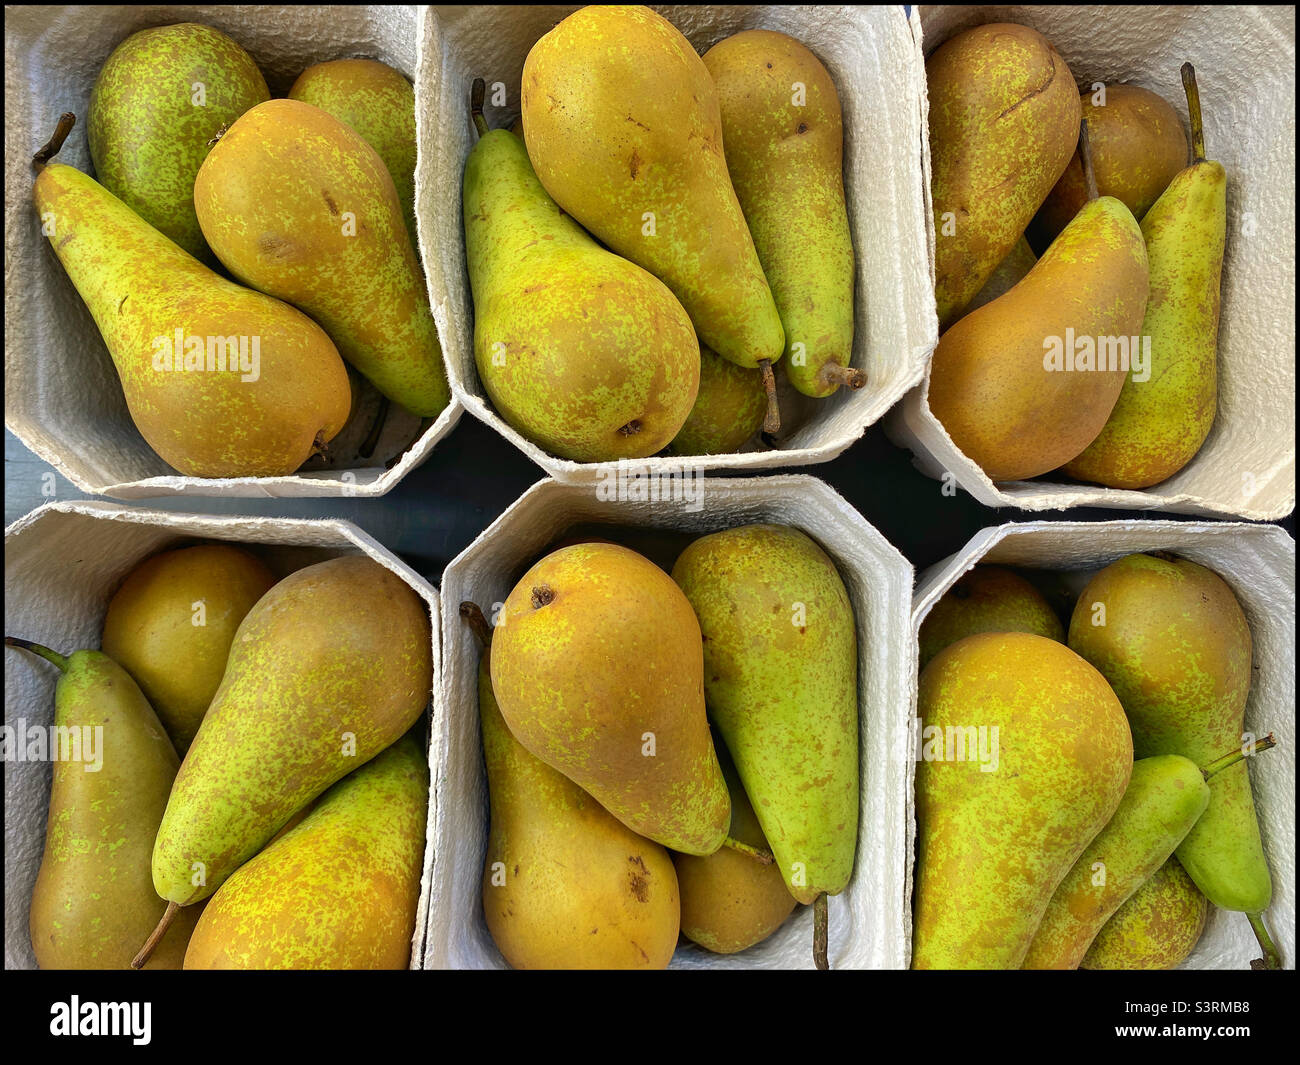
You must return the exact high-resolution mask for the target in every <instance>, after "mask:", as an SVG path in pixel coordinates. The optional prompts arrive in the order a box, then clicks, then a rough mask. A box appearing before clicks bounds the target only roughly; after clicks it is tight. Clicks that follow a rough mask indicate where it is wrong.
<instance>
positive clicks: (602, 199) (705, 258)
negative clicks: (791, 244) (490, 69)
mask: <svg viewBox="0 0 1300 1065" xmlns="http://www.w3.org/2000/svg"><path fill="white" fill-rule="evenodd" d="M522 92H523V122H524V140H525V142H526V143H527V145H528V156H529V158H530V159H531V160H532V162H533V167H534V169H536V171H537V176H538V178H540V179H541V182H542V185H543V186H544V187H545V188H546V191H547V192H548V193H550V195H551V196H552V197H554V199H555V202H556V203H558V204H559V205H560V207H561V208H563V210H564V211H565V212H566V213H567V214H569V215H572V216H573V218H574V219H575V220H576V221H577V222H579V223H580V224H581V225H582V226H584V227H585V228H586V229H587V230H588V231H589V232H590V233H591V234H592V236H594V237H595V238H596V239H597V240H599V241H601V242H602V243H604V244H605V245H606V246H608V247H609V249H610V250H611V251H613V252H615V253H617V254H618V255H621V256H623V257H624V258H625V259H631V260H632V262H634V263H636V264H638V265H639V266H643V267H645V268H646V269H647V270H649V271H650V272H651V273H652V274H654V275H655V276H656V277H658V278H659V279H660V280H661V281H663V282H664V283H665V284H666V285H667V286H668V287H669V288H670V289H672V291H673V293H674V294H675V295H676V296H677V298H678V299H679V300H680V301H681V303H682V306H683V307H685V308H686V312H687V313H688V314H689V315H690V316H691V321H692V322H694V323H695V330H696V332H697V333H699V336H700V340H701V342H703V343H704V344H707V345H708V346H709V347H710V348H712V349H713V350H714V351H716V352H717V353H718V354H719V355H721V356H722V357H723V358H724V359H729V360H730V361H731V362H734V363H736V364H737V365H739V366H745V367H748V368H750V369H753V368H754V367H759V368H760V369H764V370H765V377H767V378H768V379H769V380H770V374H771V366H770V364H771V363H773V362H775V361H776V360H778V359H779V358H780V357H781V353H782V351H784V349H785V334H784V333H783V332H782V329H781V318H780V315H779V314H778V312H777V308H776V304H775V303H774V302H773V299H772V290H771V289H770V288H769V287H768V283H767V278H766V277H765V276H764V274H763V267H762V265H761V264H760V262H759V258H758V254H757V252H756V251H755V249H754V241H753V238H752V237H751V236H750V232H749V228H748V226H747V225H746V224H745V217H744V214H743V213H742V211H741V208H740V204H739V202H738V201H737V199H736V193H735V190H734V189H733V188H732V184H731V177H730V175H729V174H728V172H727V161H726V159H725V158H724V157H723V150H722V145H723V134H722V119H721V116H720V114H719V104H718V93H717V90H716V88H715V87H714V84H713V79H712V78H711V77H710V76H709V71H708V68H707V67H706V66H705V65H704V62H703V61H702V60H701V59H700V57H699V56H698V55H697V54H696V52H695V49H694V48H692V47H691V43H690V41H688V40H687V39H686V38H685V37H683V36H682V35H681V33H679V32H678V30H677V29H676V28H675V27H674V26H673V25H672V23H670V22H669V21H668V20H667V19H665V18H664V17H663V16H661V15H658V14H656V13H655V12H653V11H651V10H650V9H649V8H646V7H640V6H608V7H607V6H600V5H593V6H591V7H584V8H582V9H581V10H579V11H575V12H574V13H573V14H571V15H569V16H568V17H567V18H566V19H564V21H562V22H561V23H560V24H559V25H558V26H556V27H555V28H554V29H553V30H551V31H550V33H548V34H546V36H544V37H543V38H542V39H541V40H539V41H538V42H537V43H536V44H535V45H533V47H532V50H531V51H530V52H529V53H528V58H527V59H526V60H525V61H524V71H523V87H522ZM769 395H771V396H774V393H773V392H771V391H769ZM774 402H775V400H774V399H773V403H774ZM777 428H779V423H778V422H777V421H776V420H775V419H774V417H773V416H771V415H769V424H768V431H769V432H775V431H776V430H777Z"/></svg>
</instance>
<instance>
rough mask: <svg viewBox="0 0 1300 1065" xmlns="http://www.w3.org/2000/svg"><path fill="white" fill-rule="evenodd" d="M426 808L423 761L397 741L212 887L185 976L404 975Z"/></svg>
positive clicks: (415, 749)
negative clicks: (276, 972)
mask: <svg viewBox="0 0 1300 1065" xmlns="http://www.w3.org/2000/svg"><path fill="white" fill-rule="evenodd" d="M428 805H429V766H428V762H427V761H426V759H425V757H424V751H423V749H422V748H421V746H420V745H419V744H418V743H417V742H416V740H415V737H414V736H412V735H410V734H408V735H406V736H405V737H403V738H402V739H399V740H398V741H397V742H396V743H394V744H393V745H392V746H391V747H389V748H388V749H387V750H385V751H383V752H382V753H381V754H378V755H376V756H375V757H374V758H372V759H371V760H370V761H369V762H367V763H366V764H365V765H363V766H361V767H360V768H359V769H356V770H354V771H353V772H351V773H349V774H348V775H347V776H346V777H344V778H343V779H342V780H340V781H339V782H338V783H337V784H335V785H334V786H333V787H331V788H330V789H329V790H328V791H327V792H325V794H324V795H322V796H321V797H320V799H319V800H317V802H316V805H315V806H314V807H313V808H312V809H311V811H310V812H309V813H308V814H307V815H306V816H305V817H304V818H303V820H302V821H301V822H300V823H299V824H298V826H297V827H296V828H294V829H293V830H292V831H290V832H286V833H285V834H284V835H283V836H282V837H281V838H280V839H278V840H277V841H276V842H275V843H273V844H271V846H269V847H267V848H266V849H265V850H264V851H262V852H261V853H260V854H258V855H257V856H256V857H255V858H253V859H251V860H250V861H248V862H246V863H245V864H244V865H242V866H240V867H239V869H238V870H236V871H235V873H234V875H233V876H231V877H230V878H229V879H228V880H227V881H226V882H225V883H224V884H222V885H221V887H220V889H219V890H218V891H217V893H216V894H215V895H214V896H213V897H212V898H211V900H210V901H209V902H208V905H207V908H206V909H205V910H204V911H203V916H202V917H201V918H199V923H198V926H197V927H196V928H195V929H194V935H193V936H192V937H191V938H190V944H189V949H188V950H187V951H186V953H185V968H187V969H405V968H406V967H407V966H408V964H409V962H410V957H411V938H412V936H413V935H414V934H415V921H416V910H417V909H418V904H419V901H420V875H421V872H422V867H421V859H422V857H423V855H424V833H425V822H426V815H427V812H428Z"/></svg>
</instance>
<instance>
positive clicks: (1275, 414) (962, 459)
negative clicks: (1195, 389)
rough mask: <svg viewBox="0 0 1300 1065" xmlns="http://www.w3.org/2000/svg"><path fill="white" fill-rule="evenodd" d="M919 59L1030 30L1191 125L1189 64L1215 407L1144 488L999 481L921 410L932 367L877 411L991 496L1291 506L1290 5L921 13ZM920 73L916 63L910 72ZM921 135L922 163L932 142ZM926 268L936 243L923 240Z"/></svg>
mask: <svg viewBox="0 0 1300 1065" xmlns="http://www.w3.org/2000/svg"><path fill="white" fill-rule="evenodd" d="M920 18H921V28H922V30H923V31H924V38H923V48H924V51H925V53H926V54H927V55H928V54H929V53H930V52H932V51H933V50H934V49H935V48H936V47H938V46H939V45H940V44H942V43H943V42H944V41H945V40H947V39H948V38H949V37H951V36H953V35H954V34H955V33H957V32H958V31H960V30H964V29H967V28H969V27H971V26H975V25H979V24H981V23H985V22H1016V23H1022V24H1024V25H1027V26H1031V27H1033V28H1034V29H1036V30H1038V31H1039V32H1040V33H1042V34H1043V35H1044V36H1045V37H1046V38H1047V39H1048V40H1049V41H1051V42H1052V44H1054V45H1055V46H1056V48H1057V49H1058V50H1059V51H1060V53H1061V55H1062V56H1063V57H1064V59H1065V61H1066V63H1067V64H1068V65H1069V68H1070V73H1071V74H1073V75H1074V79H1075V81H1076V83H1077V84H1078V85H1079V86H1080V88H1087V87H1088V86H1091V85H1093V84H1094V83H1097V82H1103V83H1106V84H1114V83H1116V82H1128V83H1132V84H1137V85H1141V86H1143V87H1145V88H1147V89H1150V90H1152V91H1153V92H1156V93H1158V94H1159V95H1160V96H1162V97H1164V98H1165V99H1166V100H1168V101H1169V102H1170V103H1171V104H1172V105H1173V106H1174V108H1175V110H1176V111H1177V112H1178V113H1179V115H1181V116H1182V117H1183V121H1184V123H1186V121H1187V105H1186V101H1185V100H1184V97H1183V88H1182V85H1181V83H1180V80H1179V67H1180V66H1181V65H1182V63H1183V62H1184V61H1187V60H1191V61H1192V62H1193V63H1194V64H1195V65H1196V70H1197V74H1198V77H1199V79H1200V86H1201V105H1202V108H1203V110H1204V113H1205V144H1206V154H1207V155H1208V157H1209V158H1211V159H1217V160H1219V161H1220V162H1221V163H1223V165H1224V168H1225V169H1226V170H1227V173H1228V236H1227V243H1226V247H1225V252H1224V262H1223V288H1222V304H1221V319H1220V325H1219V364H1218V374H1219V410H1218V417H1217V418H1216V419H1215V422H1214V427H1213V428H1212V429H1211V430H1210V435H1209V438H1208V439H1207V440H1206V441H1205V444H1204V445H1203V446H1202V448H1201V450H1200V452H1199V453H1198V454H1197V455H1196V457H1195V458H1194V459H1193V460H1192V461H1191V462H1190V463H1189V464H1188V465H1187V466H1185V467H1184V468H1183V469H1182V470H1180V471H1179V472H1178V473H1177V474H1175V475H1174V476H1173V477H1171V478H1169V480H1167V481H1165V482H1164V483H1162V484H1158V485H1156V486H1154V487H1152V488H1147V489H1144V490H1142V491H1124V490H1117V489H1110V488H1102V487H1099V486H1096V485H1084V484H1072V483H1061V482H1060V480H1059V478H1056V479H1054V475H1053V474H1046V475H1044V476H1043V477H1041V478H1039V479H1037V480H1032V481H1016V482H1006V483H1000V484H995V483H994V482H993V481H991V480H990V479H989V478H988V477H987V476H986V475H985V474H984V472H983V471H982V470H981V469H980V468H979V467H978V466H976V465H975V463H974V462H972V461H971V460H970V459H968V458H967V457H966V456H965V455H963V454H962V453H961V452H960V451H959V450H958V449H957V448H956V446H955V445H954V444H953V442H952V439H951V438H950V437H949V436H948V433H947V432H946V431H945V430H944V428H943V426H942V425H941V424H940V423H939V421H938V420H937V419H936V418H935V417H934V415H933V414H931V413H930V409H929V406H928V405H927V399H926V396H927V389H928V387H929V379H928V376H927V379H926V381H924V382H923V383H922V384H921V386H920V387H918V388H916V389H914V390H913V391H912V392H910V393H909V394H908V396H907V397H906V399H904V401H903V402H902V403H901V404H899V405H898V406H897V407H896V408H895V409H894V410H893V411H891V413H890V416H889V418H888V419H886V431H887V432H888V433H889V435H890V437H891V439H893V440H894V442H895V443H898V444H900V445H901V446H904V447H908V448H910V449H911V450H912V451H913V452H914V453H915V455H916V463H917V465H918V467H919V468H920V469H921V470H922V472H924V473H926V474H927V475H929V476H931V477H936V478H945V477H951V478H955V480H956V482H957V484H959V485H960V486H961V487H962V488H963V489H965V490H966V491H967V492H969V493H970V494H971V495H972V496H974V497H975V498H976V499H978V500H979V501H980V502H981V503H984V504H985V505H987V506H992V507H1004V506H1014V507H1020V508H1022V509H1025V510H1059V509H1065V508H1068V507H1076V506H1090V507H1112V508H1116V509H1122V510H1168V511H1174V512H1178V513H1184V514H1198V515H1201V516H1204V517H1222V516H1236V517H1242V518H1248V519H1251V520H1256V521H1261V520H1262V521H1270V520H1276V519H1278V518H1282V517H1285V516H1286V515H1287V514H1289V513H1291V511H1292V510H1293V509H1294V508H1295V398H1294V397H1295V264H1294V261H1293V257H1292V256H1289V255H1285V254H1283V255H1279V254H1278V253H1277V247H1278V242H1279V241H1282V242H1283V243H1287V242H1290V241H1291V240H1292V237H1291V234H1292V233H1293V232H1294V231H1295V196H1294V191H1293V189H1294V184H1295V182H1294V173H1295V154H1294V147H1293V141H1294V138H1293V137H1292V135H1291V128H1292V125H1293V115H1294V112H1295V78H1294V77H1293V76H1292V71H1293V70H1294V68H1295V44H1294V40H1295V13H1294V12H1293V11H1289V10H1284V9H1280V8H1261V7H1220V8H1209V7H1164V6H1160V7H1111V6H1104V7H1103V6H1095V5H1092V6H1081V7H1060V6H1019V5H1012V6H1009V7H982V6H973V7H962V6H955V5H954V6H949V5H936V6H926V7H921V8H920ZM921 76H922V79H923V80H924V74H922V75H921ZM928 137H929V134H928V128H927V131H926V138H927V143H926V148H925V153H924V156H925V170H926V185H927V187H928V185H929V177H930V175H929V171H930V152H929V143H928ZM931 253H932V254H931V266H932V267H933V263H934V260H933V248H931Z"/></svg>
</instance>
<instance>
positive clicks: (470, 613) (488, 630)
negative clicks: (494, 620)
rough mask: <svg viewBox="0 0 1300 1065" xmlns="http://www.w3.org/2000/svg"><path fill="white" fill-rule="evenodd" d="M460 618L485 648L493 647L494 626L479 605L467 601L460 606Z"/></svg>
mask: <svg viewBox="0 0 1300 1065" xmlns="http://www.w3.org/2000/svg"><path fill="white" fill-rule="evenodd" d="M460 616H461V617H462V618H463V619H464V621H465V624H467V625H468V626H469V627H470V630H471V631H472V632H473V633H474V635H475V636H477V637H478V640H479V643H481V644H482V645H483V646H484V647H491V646H492V626H491V625H489V624H488V619H487V618H485V617H484V616H483V611H482V610H481V609H480V607H479V605H478V603H473V602H470V601H469V600H468V599H467V600H465V602H463V603H461V604H460Z"/></svg>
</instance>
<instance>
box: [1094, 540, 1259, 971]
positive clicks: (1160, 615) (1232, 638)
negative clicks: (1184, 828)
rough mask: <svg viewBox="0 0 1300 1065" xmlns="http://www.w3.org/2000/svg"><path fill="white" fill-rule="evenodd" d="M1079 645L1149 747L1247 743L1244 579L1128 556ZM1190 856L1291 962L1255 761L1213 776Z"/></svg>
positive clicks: (1100, 583)
mask: <svg viewBox="0 0 1300 1065" xmlns="http://www.w3.org/2000/svg"><path fill="white" fill-rule="evenodd" d="M1069 644H1070V646H1071V647H1072V648H1074V649H1075V650H1076V651H1077V652H1078V653H1079V654H1081V655H1082V656H1083V657H1084V658H1086V659H1087V660H1088V661H1089V662H1091V663H1092V664H1093V665H1094V666H1096V667H1097V669H1099V670H1100V671H1101V672H1102V674H1103V675H1104V676H1105V677H1106V679H1107V680H1108V681H1109V682H1110V685H1111V687H1112V688H1113V689H1114V690H1115V694H1116V695H1117V696H1119V699H1120V702H1121V703H1123V704H1124V711H1125V713H1126V714H1127V715H1128V719H1129V723H1130V724H1131V725H1132V727H1133V746H1134V750H1136V751H1137V753H1138V756H1139V757H1142V758H1147V757H1150V756H1151V755H1155V754H1181V755H1183V756H1184V757H1187V758H1190V759H1192V760H1193V761H1195V762H1198V763H1204V762H1207V761H1209V760H1210V759H1213V758H1216V757H1218V756H1219V755H1220V754H1221V753H1222V752H1223V751H1225V750H1230V749H1232V748H1233V747H1235V746H1238V745H1240V744H1241V742H1242V736H1243V734H1244V731H1245V729H1244V722H1243V717H1244V715H1245V710H1246V699H1247V696H1248V695H1249V692H1250V677H1251V637H1250V626H1249V625H1248V624H1247V622H1246V615H1245V613H1244V612H1243V611H1242V609H1241V604H1240V603H1238V602H1237V597H1236V596H1235V595H1233V593H1232V589H1231V588H1229V587H1228V585H1227V584H1226V583H1225V582H1224V581H1223V579H1222V578H1221V577H1220V576H1219V575H1218V574H1216V573H1213V572H1212V571H1210V570H1208V569H1206V568H1205V567H1204V566H1199V565H1197V564H1196V563H1194V562H1189V561H1187V560H1186V559H1179V558H1173V557H1171V556H1164V557H1160V556H1155V555H1128V556H1126V557H1124V558H1121V559H1119V560H1118V561H1117V562H1113V563H1111V565H1109V566H1107V567H1106V568H1105V569H1103V570H1101V571H1100V572H1099V573H1098V574H1097V575H1096V576H1094V577H1093V579H1092V580H1091V581H1090V582H1089V584H1088V586H1087V587H1086V588H1085V589H1084V590H1083V593H1082V594H1081V595H1080V596H1079V602H1078V603H1077V604H1076V606H1075V609H1074V616H1073V617H1072V618H1071V619H1070V632H1069ZM1177 853H1178V860H1179V862H1181V863H1182V866H1183V868H1184V869H1186V870H1187V872H1188V874H1189V875H1190V876H1191V878H1192V879H1193V880H1194V881H1196V886H1197V887H1198V888H1200V889H1201V892H1202V893H1203V894H1204V895H1205V897H1206V898H1208V899H1209V900H1210V902H1212V903H1213V904H1214V905H1216V906H1218V907H1220V908H1222V909H1225V910H1240V911H1241V912H1243V913H1245V914H1246V915H1247V916H1248V918H1249V919H1250V923H1251V927H1252V928H1253V929H1254V931H1255V935H1256V937H1257V938H1258V939H1259V941H1260V946H1261V947H1262V948H1263V950H1264V964H1265V966H1266V967H1268V968H1275V967H1278V966H1279V965H1280V961H1279V959H1278V954H1277V948H1276V947H1275V946H1274V945H1273V943H1272V940H1271V939H1270V937H1269V936H1268V932H1267V930H1266V929H1265V927H1264V923H1263V913H1264V911H1265V910H1267V909H1268V906H1269V903H1270V901H1271V900H1272V895H1273V883H1272V878H1271V877H1270V875H1269V870H1268V862H1267V860H1266V859H1265V857H1264V847H1263V844H1262V842H1261V840H1260V835H1259V822H1258V820H1257V818H1256V815H1255V802H1254V799H1253V797H1252V796H1251V790H1250V776H1249V774H1248V771H1247V767H1246V765H1245V764H1238V765H1234V766H1233V767H1232V768H1230V769H1225V770H1224V771H1223V772H1222V773H1218V774H1216V775H1215V777H1214V779H1213V780H1212V781H1211V782H1210V805H1209V806H1208V807H1207V808H1206V811H1205V813H1204V814H1202V815H1201V818H1200V820H1199V821H1197V822H1196V825H1195V827H1194V828H1193V829H1192V830H1191V832H1189V833H1188V835H1187V838H1186V839H1184V840H1183V842H1182V843H1181V844H1180V845H1179V847H1178V852H1177Z"/></svg>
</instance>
